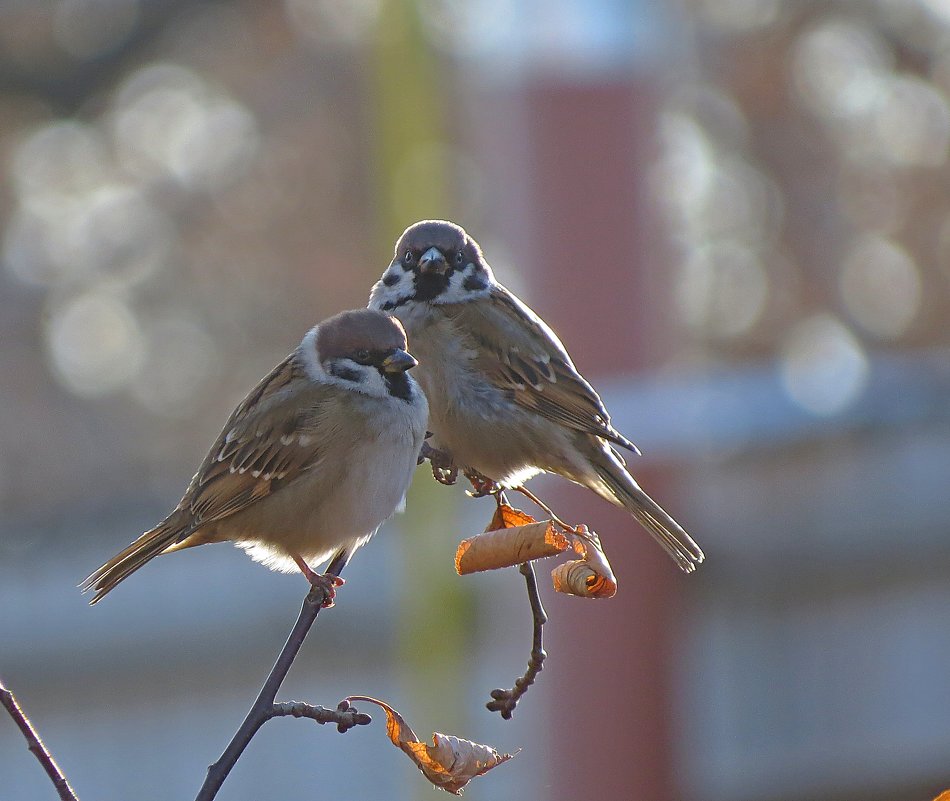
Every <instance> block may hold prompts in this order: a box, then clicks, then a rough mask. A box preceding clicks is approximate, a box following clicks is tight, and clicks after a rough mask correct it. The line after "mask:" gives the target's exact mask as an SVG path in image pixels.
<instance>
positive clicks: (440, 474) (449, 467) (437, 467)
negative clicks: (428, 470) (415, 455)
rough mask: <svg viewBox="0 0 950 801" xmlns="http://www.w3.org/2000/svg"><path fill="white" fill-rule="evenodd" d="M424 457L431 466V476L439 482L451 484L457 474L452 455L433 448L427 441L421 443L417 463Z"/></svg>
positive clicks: (455, 479) (456, 478)
mask: <svg viewBox="0 0 950 801" xmlns="http://www.w3.org/2000/svg"><path fill="white" fill-rule="evenodd" d="M426 459H428V460H429V464H430V465H431V466H432V478H434V479H435V480H436V481H438V482H439V483H440V484H445V485H446V486H449V487H450V486H452V485H453V484H454V483H455V482H456V481H457V480H458V476H459V469H458V467H456V466H455V462H453V461H452V457H451V456H450V455H449V454H447V453H446V452H445V451H440V450H439V449H438V448H433V447H432V446H431V445H430V444H429V443H428V442H423V443H422V450H420V451H419V459H418V464H422V463H423V462H424V461H425V460H426Z"/></svg>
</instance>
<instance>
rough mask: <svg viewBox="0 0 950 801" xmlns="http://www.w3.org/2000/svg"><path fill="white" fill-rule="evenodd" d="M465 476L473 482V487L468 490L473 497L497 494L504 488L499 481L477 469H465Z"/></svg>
mask: <svg viewBox="0 0 950 801" xmlns="http://www.w3.org/2000/svg"><path fill="white" fill-rule="evenodd" d="M464 472H465V478H467V479H468V480H469V481H470V482H471V483H472V488H471V489H470V490H466V492H467V493H468V495H470V496H471V497H472V498H484V497H485V496H486V495H495V496H497V495H498V494H499V493H500V492H502V491H503V490H504V487H502V486H501V485H500V484H499V483H498V482H497V481H495V480H494V479H493V478H489V477H488V476H484V475H482V474H481V473H479V472H478V471H477V470H465V471H464Z"/></svg>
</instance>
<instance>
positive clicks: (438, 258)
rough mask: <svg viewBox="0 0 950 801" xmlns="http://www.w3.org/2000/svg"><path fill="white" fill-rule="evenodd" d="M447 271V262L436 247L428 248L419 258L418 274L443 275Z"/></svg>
mask: <svg viewBox="0 0 950 801" xmlns="http://www.w3.org/2000/svg"><path fill="white" fill-rule="evenodd" d="M447 269H449V265H448V262H446V260H445V256H443V255H442V251H441V250H439V249H438V248H437V247H431V248H429V249H428V250H427V251H426V252H425V253H423V254H422V256H421V257H420V258H419V272H420V273H437V274H438V275H444V274H445V271H446V270H447Z"/></svg>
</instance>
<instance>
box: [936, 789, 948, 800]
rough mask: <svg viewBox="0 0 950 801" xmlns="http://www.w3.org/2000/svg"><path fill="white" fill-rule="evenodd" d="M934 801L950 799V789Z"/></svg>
mask: <svg viewBox="0 0 950 801" xmlns="http://www.w3.org/2000/svg"><path fill="white" fill-rule="evenodd" d="M934 801H950V790H944V791H943V792H942V793H941V794H940V795H938V796H937V797H936V798H935V799H934Z"/></svg>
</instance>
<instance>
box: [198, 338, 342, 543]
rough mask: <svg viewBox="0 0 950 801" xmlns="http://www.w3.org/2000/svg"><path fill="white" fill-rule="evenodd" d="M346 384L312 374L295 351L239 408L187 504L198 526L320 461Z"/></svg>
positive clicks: (255, 498) (204, 465)
mask: <svg viewBox="0 0 950 801" xmlns="http://www.w3.org/2000/svg"><path fill="white" fill-rule="evenodd" d="M339 395H340V390H339V389H337V388H335V387H332V386H321V385H318V384H314V383H313V382H312V381H310V380H308V379H307V377H306V375H305V373H304V371H303V368H302V367H301V366H300V364H299V362H298V361H297V359H296V354H293V353H292V354H291V355H290V356H288V357H287V358H286V359H284V360H283V361H282V362H281V363H280V364H278V365H277V367H275V368H274V369H273V370H272V371H271V372H270V374H269V375H268V376H266V377H265V378H264V379H263V380H262V381H261V382H260V383H259V384H258V385H257V386H256V387H255V388H254V389H253V390H252V391H251V392H250V394H249V395H248V396H247V397H246V398H245V399H244V400H243V401H242V402H241V404H240V405H239V406H238V407H237V409H235V411H234V413H233V414H232V415H231V417H230V419H229V420H228V422H227V423H226V424H225V426H224V430H223V431H222V432H221V434H220V435H219V436H218V439H217V440H216V441H215V443H214V445H213V446H212V447H211V450H210V451H209V452H208V455H207V456H206V457H205V460H204V461H203V462H202V464H201V467H200V468H198V472H197V473H196V474H195V477H194V478H193V479H192V480H191V484H190V485H189V487H188V490H187V492H186V493H185V496H184V497H183V498H182V500H181V504H180V508H182V509H184V510H186V511H188V512H189V513H190V515H191V517H192V521H193V525H192V526H191V530H192V531H193V530H194V529H197V528H199V527H200V526H202V525H204V524H206V523H211V522H214V521H217V520H221V519H222V518H225V517H228V516H229V515H232V514H234V513H235V512H238V511H240V510H242V509H244V508H246V507H247V506H249V505H251V504H253V503H255V502H257V501H260V500H261V499H263V498H266V497H267V496H269V495H271V494H273V493H274V492H277V491H279V490H280V488H281V487H282V486H285V485H287V484H289V483H290V482H291V481H293V480H294V479H295V478H298V477H299V476H300V475H301V474H303V473H304V472H306V471H308V470H312V469H313V468H314V467H316V466H317V465H318V464H319V463H320V461H321V458H322V456H323V454H324V453H325V451H326V449H327V448H326V434H327V433H328V432H327V431H326V429H327V426H326V425H325V424H324V425H321V420H322V419H324V418H326V417H327V416H332V415H328V411H330V409H331V407H334V406H336V405H338V404H339V403H341V399H340V398H339Z"/></svg>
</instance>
